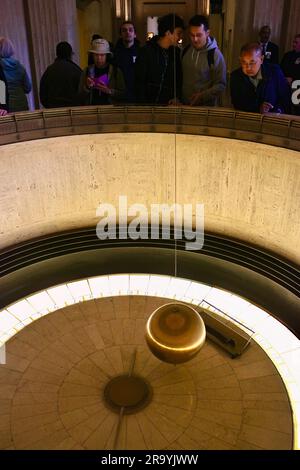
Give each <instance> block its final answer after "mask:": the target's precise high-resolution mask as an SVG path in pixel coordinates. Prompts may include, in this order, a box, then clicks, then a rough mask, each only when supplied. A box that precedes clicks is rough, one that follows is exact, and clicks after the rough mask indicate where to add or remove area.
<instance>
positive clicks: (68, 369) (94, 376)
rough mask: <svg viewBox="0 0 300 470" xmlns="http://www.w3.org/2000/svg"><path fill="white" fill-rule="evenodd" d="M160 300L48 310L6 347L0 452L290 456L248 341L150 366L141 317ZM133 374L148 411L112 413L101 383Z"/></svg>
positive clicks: (283, 411) (277, 394)
mask: <svg viewBox="0 0 300 470" xmlns="http://www.w3.org/2000/svg"><path fill="white" fill-rule="evenodd" d="M165 302H166V301H165V300H163V299H157V298H146V297H114V298H109V299H99V300H92V301H89V302H84V303H81V304H78V305H73V306H70V307H67V308H64V309H61V310H59V311H57V312H54V313H51V314H49V315H47V316H45V317H43V318H41V319H39V320H37V321H35V322H34V323H32V324H31V325H29V326H27V327H26V328H24V329H23V330H22V331H21V332H20V333H18V334H17V335H16V336H15V337H13V338H12V339H11V340H10V341H9V342H8V343H7V345H6V352H7V364H6V365H2V366H0V448H1V449H114V448H115V449H156V450H159V449H190V450H193V449H198V450H201V449H233V450H237V449H291V448H292V417H291V410H290V406H289V401H288V397H287V393H286V390H285V387H284V385H283V383H282V381H281V378H280V376H279V375H278V373H277V371H276V369H275V367H274V366H273V364H272V363H271V361H270V360H269V359H268V357H267V356H266V355H265V353H264V352H263V351H262V350H261V349H260V348H259V347H258V346H257V345H256V344H255V343H252V344H251V345H250V347H249V348H248V349H247V350H246V351H245V352H244V354H243V355H242V356H241V357H239V358H237V359H231V358H230V356H229V355H228V354H227V353H226V352H224V351H222V350H221V349H220V348H218V347H217V346H215V345H214V344H213V343H210V342H209V341H207V342H206V344H205V346H204V348H203V349H202V350H201V352H200V353H199V355H198V356H197V357H196V358H195V359H193V360H192V361H190V362H188V363H186V364H183V365H179V366H174V365H171V364H164V363H162V362H160V361H159V360H157V359H156V358H155V357H154V356H153V355H152V354H151V353H150V352H149V350H148V348H147V346H146V343H145V340H144V329H145V324H146V319H147V318H148V316H149V315H150V313H151V312H152V311H153V310H154V309H155V308H157V307H158V306H160V305H162V304H163V303H165ZM131 369H133V373H134V374H135V375H136V376H139V377H141V378H144V379H145V380H146V381H147V383H149V384H150V386H151V389H152V393H153V394H152V396H151V400H150V402H149V404H148V405H147V406H146V407H144V408H143V409H141V410H139V411H137V412H136V413H134V414H128V415H124V416H123V418H122V419H121V426H120V427H119V431H118V422H119V416H118V414H116V412H114V411H113V410H111V409H110V408H109V407H108V406H107V405H106V404H105V402H104V399H103V392H104V389H105V386H106V384H107V383H108V382H109V381H110V380H111V379H112V378H114V377H116V376H118V375H123V374H127V373H128V372H129V370H131Z"/></svg>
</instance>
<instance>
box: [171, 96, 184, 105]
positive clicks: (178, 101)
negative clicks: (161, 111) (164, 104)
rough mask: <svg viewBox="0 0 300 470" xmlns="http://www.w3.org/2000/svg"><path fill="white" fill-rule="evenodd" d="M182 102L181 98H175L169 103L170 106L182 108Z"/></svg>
mask: <svg viewBox="0 0 300 470" xmlns="http://www.w3.org/2000/svg"><path fill="white" fill-rule="evenodd" d="M181 104H182V103H181V101H180V99H179V98H173V99H171V100H170V101H169V102H168V105H169V106H181Z"/></svg>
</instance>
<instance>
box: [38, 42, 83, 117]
mask: <svg viewBox="0 0 300 470" xmlns="http://www.w3.org/2000/svg"><path fill="white" fill-rule="evenodd" d="M72 54H73V51H72V47H71V45H70V44H69V43H68V42H60V43H59V44H57V46H56V56H57V57H56V59H55V61H54V63H53V64H52V65H50V66H49V67H48V68H47V70H46V71H45V73H44V74H43V76H42V78H41V82H40V100H41V103H42V105H43V106H44V108H63V107H69V106H76V105H78V88H79V82H80V77H81V73H82V70H81V68H80V67H79V66H78V65H77V64H75V62H73V61H72V60H71V57H72Z"/></svg>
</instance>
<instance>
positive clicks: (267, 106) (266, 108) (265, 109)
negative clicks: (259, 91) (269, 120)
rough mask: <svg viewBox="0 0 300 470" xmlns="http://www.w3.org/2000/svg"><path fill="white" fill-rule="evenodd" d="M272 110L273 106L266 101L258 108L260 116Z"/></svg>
mask: <svg viewBox="0 0 300 470" xmlns="http://www.w3.org/2000/svg"><path fill="white" fill-rule="evenodd" d="M272 109H274V106H273V105H272V104H271V103H267V102H266V101H265V102H264V103H262V105H261V106H260V112H261V114H265V113H269V112H270V111H272Z"/></svg>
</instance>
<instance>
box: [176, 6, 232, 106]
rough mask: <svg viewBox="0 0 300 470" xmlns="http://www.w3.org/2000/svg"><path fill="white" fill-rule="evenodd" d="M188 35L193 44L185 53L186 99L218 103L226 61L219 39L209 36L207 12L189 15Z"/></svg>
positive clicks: (203, 103) (184, 85)
mask: <svg viewBox="0 0 300 470" xmlns="http://www.w3.org/2000/svg"><path fill="white" fill-rule="evenodd" d="M189 35H190V41H191V45H190V46H187V47H186V48H185V49H184V51H183V54H182V69H183V89H182V98H183V103H184V104H189V105H191V106H201V105H202V106H216V105H217V104H218V100H219V98H220V96H221V94H222V93H223V91H224V90H225V88H226V64H225V60H224V57H223V55H222V53H221V51H220V50H219V48H218V45H217V42H216V40H215V39H214V38H212V37H210V30H209V24H208V19H207V18H206V16H203V15H195V16H193V18H191V19H190V21H189Z"/></svg>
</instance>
